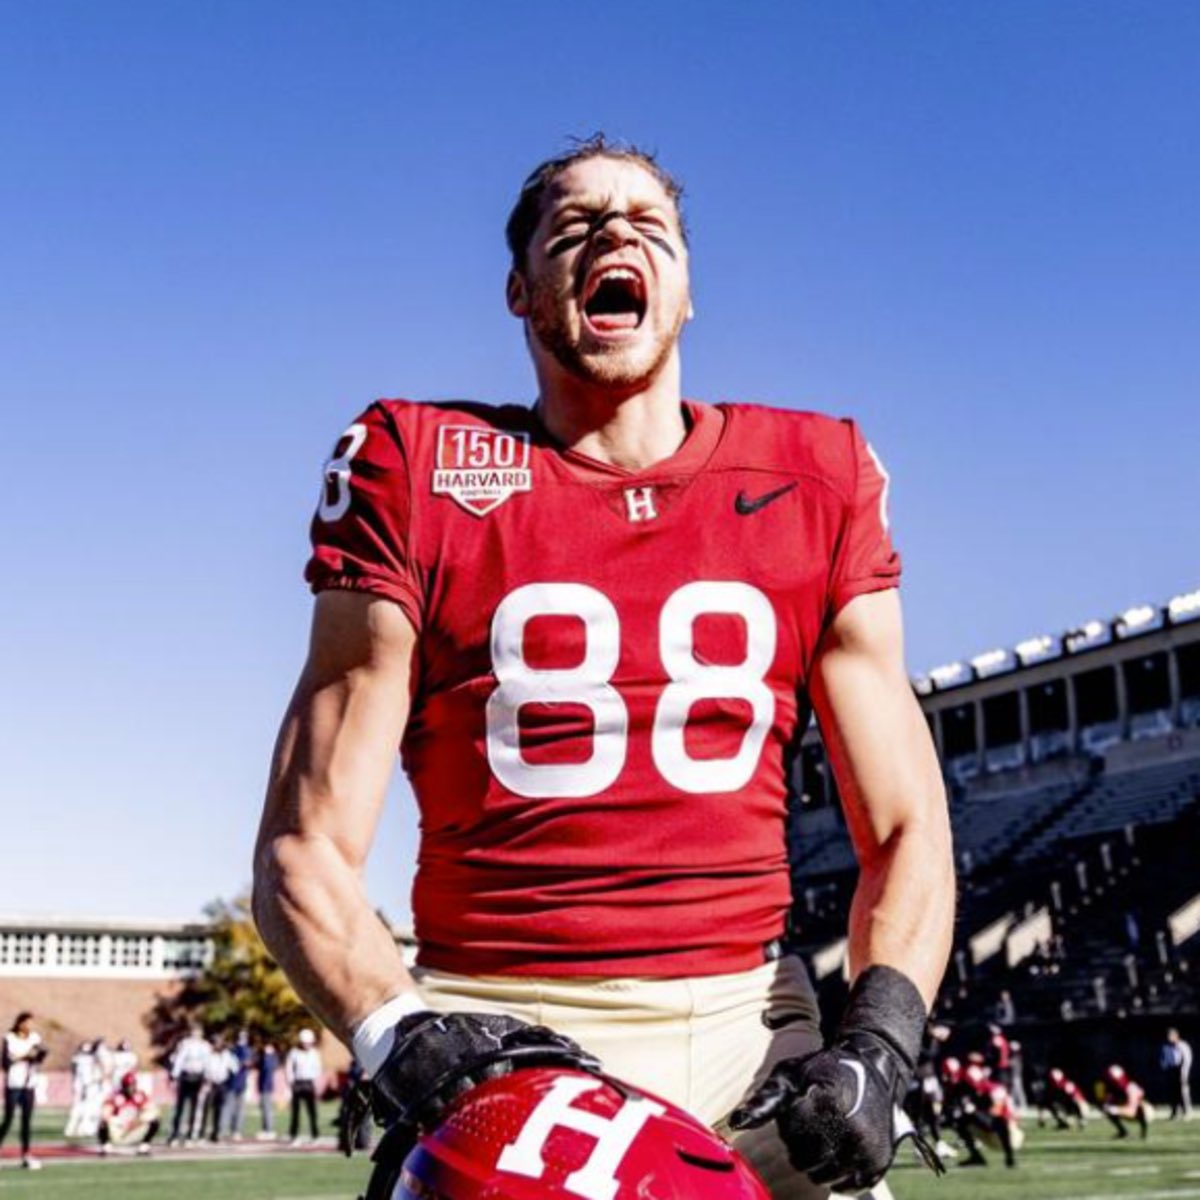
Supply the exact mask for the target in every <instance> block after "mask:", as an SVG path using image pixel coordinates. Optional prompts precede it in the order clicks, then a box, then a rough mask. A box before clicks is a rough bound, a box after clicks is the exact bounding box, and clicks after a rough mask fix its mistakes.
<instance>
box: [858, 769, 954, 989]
mask: <svg viewBox="0 0 1200 1200" xmlns="http://www.w3.org/2000/svg"><path fill="white" fill-rule="evenodd" d="M929 786H931V787H936V789H937V795H936V797H933V796H931V797H930V800H929V802H928V803H927V804H924V805H922V806H921V810H922V811H919V812H917V813H914V814H913V815H912V816H911V817H910V818H907V819H905V820H904V821H903V822H901V823H899V824H897V826H896V828H895V829H894V830H893V832H892V833H891V835H890V836H889V837H888V838H887V840H886V841H884V842H882V843H881V844H880V845H879V846H877V847H875V848H873V850H872V852H870V853H869V854H864V855H862V859H861V863H860V868H861V873H860V875H859V881H858V887H857V888H856V890H855V893H854V900H853V903H852V904H851V907H850V928H849V955H850V970H851V974H852V975H853V976H857V975H858V973H859V972H860V971H862V970H863V968H865V967H867V966H871V965H872V964H883V965H886V966H890V967H894V968H895V969H896V970H898V971H903V972H904V974H905V975H907V976H908V977H909V978H910V979H911V980H912V981H913V983H915V984H916V985H917V988H918V989H919V990H920V992H921V995H922V996H923V997H924V998H925V1002H926V1004H927V1005H932V1003H933V1000H934V997H935V996H936V995H937V990H938V987H939V986H940V985H941V982H942V976H943V975H944V973H945V970H946V962H947V960H948V958H949V956H950V947H951V943H952V939H953V934H954V899H955V882H954V862H953V854H952V850H951V842H950V831H949V823H948V821H947V820H946V817H945V804H944V801H943V800H942V796H941V789H942V784H941V779H940V777H939V778H938V779H937V782H936V784H933V783H932V781H931V783H930V785H929Z"/></svg>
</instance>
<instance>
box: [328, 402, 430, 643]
mask: <svg viewBox="0 0 1200 1200" xmlns="http://www.w3.org/2000/svg"><path fill="white" fill-rule="evenodd" d="M411 521H412V488H411V483H410V473H409V467H408V459H407V456H406V454H405V448H404V444H403V442H402V440H401V437H400V433H399V431H398V429H397V428H396V425H395V422H394V421H393V420H392V419H391V416H390V414H389V413H388V410H387V409H386V407H384V405H382V404H373V405H372V406H371V407H370V408H369V409H367V411H366V412H365V413H363V414H362V416H360V417H359V418H358V419H357V420H356V421H355V422H354V423H353V424H351V425H350V426H349V427H348V428H347V429H346V431H345V432H344V433H343V434H342V436H341V437H340V438H338V441H337V444H336V445H335V446H334V448H333V455H332V457H331V458H330V459H329V461H328V462H327V463H326V464H325V471H324V477H323V478H322V480H321V497H320V501H319V503H318V504H317V511H316V514H315V515H314V517H313V521H312V528H311V538H312V547H313V550H312V557H311V558H310V559H309V560H308V566H307V567H306V568H305V571H304V577H305V579H306V580H307V581H308V583H309V586H310V587H311V588H312V590H313V591H314V592H322V591H325V590H327V589H330V588H341V589H344V590H347V591H355V592H366V593H369V594H370V595H374V596H383V597H386V598H387V599H389V600H393V601H395V602H396V603H397V604H399V605H400V607H401V608H402V609H403V610H404V612H405V615H406V616H407V617H408V619H409V620H410V621H411V622H412V623H413V625H414V627H416V628H420V626H421V616H422V608H423V600H422V595H423V593H422V588H421V587H420V582H419V579H418V577H417V574H416V571H415V570H414V565H413V560H412V555H411V553H410V550H409V544H410V527H411Z"/></svg>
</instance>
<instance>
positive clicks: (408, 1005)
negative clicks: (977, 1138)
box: [254, 138, 954, 1197]
mask: <svg viewBox="0 0 1200 1200" xmlns="http://www.w3.org/2000/svg"><path fill="white" fill-rule="evenodd" d="M679 201H680V189H679V187H678V185H677V184H676V182H675V181H674V180H673V179H672V178H671V176H670V175H668V174H667V173H666V172H665V171H664V170H663V168H662V167H661V166H660V165H659V164H658V163H657V162H656V161H655V160H654V159H653V158H651V157H649V156H647V155H644V154H641V153H639V152H637V151H634V150H630V149H626V148H621V147H615V146H613V145H611V144H610V143H607V142H605V141H604V140H603V139H601V138H597V139H593V140H592V141H589V142H586V143H583V144H581V145H580V146H579V147H577V148H576V149H575V150H573V151H572V152H571V153H569V154H566V155H564V156H562V157H560V158H556V159H551V160H549V161H547V162H545V163H543V164H542V165H541V166H539V167H538V168H537V169H536V170H535V171H534V172H533V173H532V174H531V175H530V176H529V178H528V179H527V181H526V183H525V185H524V187H523V188H522V191H521V193H520V196H519V198H518V200H517V202H516V205H515V206H514V208H513V211H512V214H511V216H510V219H509V222H508V228H507V235H508V244H509V249H510V251H511V255H512V265H511V270H510V273H509V276H508V284H507V300H508V307H509V310H510V311H511V313H512V314H513V315H514V316H515V317H516V318H517V319H518V320H519V321H520V322H521V324H522V327H523V331H524V335H525V340H526V344H527V346H528V348H529V352H530V355H531V358H532V360H533V367H534V372H535V374H536V376H537V383H538V396H537V400H536V402H535V403H534V404H533V405H532V406H519V405H507V406H503V407H499V408H494V407H490V406H487V405H483V404H475V403H469V402H460V403H441V404H417V403H409V402H407V401H403V400H385V401H380V402H378V403H375V404H372V405H371V406H370V407H369V408H368V409H367V410H366V411H365V412H363V413H362V414H361V415H360V416H359V417H358V418H357V419H356V420H355V421H354V422H353V423H352V424H351V425H350V426H349V427H348V428H347V429H346V431H345V433H344V434H343V435H342V437H341V438H340V439H339V440H338V442H337V444H336V446H335V448H334V452H333V456H332V458H331V459H330V461H329V463H328V464H327V467H326V472H325V478H324V488H323V491H322V495H321V498H320V503H319V506H318V510H317V514H316V516H315V518H314V521H313V525H312V537H313V544H314V549H313V556H312V558H311V560H310V562H309V566H308V571H307V577H308V580H309V582H310V584H311V586H312V588H313V589H314V591H315V592H316V593H317V599H316V604H315V611H314V618H313V628H312V635H311V642H310V647H309V656H308V661H307V663H306V665H305V667H304V669H303V672H302V674H301V677H300V681H299V684H298V686H297V689H296V692H295V694H294V696H293V699H292V702H291V705H290V707H289V709H288V712H287V714H286V716H285V718H284V721H283V727H282V730H281V733H280V737H279V740H278V743H277V747H276V753H275V757H274V761H273V765H272V769H271V778H270V784H269V788H268V795H267V800H266V804H265V808H264V813H263V819H262V824H261V829H260V835H259V842H258V847H257V852H256V870H255V893H254V894H255V900H254V903H255V913H256V917H257V920H258V924H259V928H260V929H261V931H262V933H263V936H264V938H265V939H266V941H267V943H268V945H269V946H270V948H271V950H272V952H273V953H274V954H275V955H276V956H277V957H278V959H279V961H280V962H281V963H282V964H283V965H284V967H285V969H286V970H287V972H288V974H289V975H290V977H291V979H292V980H293V982H294V983H295V985H296V987H297V989H298V990H299V992H300V993H301V995H302V996H303V997H304V998H305V1000H306V1001H307V1002H308V1003H309V1004H310V1005H311V1006H312V1007H313V1009H314V1010H315V1011H316V1012H317V1013H318V1014H319V1015H320V1016H321V1017H322V1019H323V1020H324V1021H325V1022H326V1023H327V1024H328V1025H329V1026H330V1028H332V1029H333V1031H334V1032H335V1033H337V1034H338V1035H339V1036H340V1037H341V1038H343V1039H344V1040H345V1041H346V1042H347V1043H348V1044H350V1045H352V1047H353V1049H354V1051H355V1054H356V1056H357V1057H358V1059H359V1061H360V1062H362V1063H363V1065H364V1067H365V1068H366V1070H367V1072H368V1073H369V1074H370V1075H371V1077H372V1083H373V1087H374V1091H375V1095H376V1100H377V1104H378V1106H379V1107H380V1109H381V1111H382V1115H383V1117H384V1119H385V1120H386V1119H394V1118H397V1117H404V1116H412V1115H413V1108H412V1104H411V1102H410V1100H411V1097H412V1096H414V1095H421V1096H426V1097H436V1096H437V1093H438V1088H437V1086H436V1085H437V1080H438V1078H439V1072H441V1071H442V1070H443V1069H444V1067H445V1065H446V1064H447V1063H448V1062H457V1061H462V1060H467V1061H478V1063H479V1064H480V1066H479V1071H478V1072H477V1074H478V1075H480V1076H481V1077H482V1076H483V1075H486V1074H487V1072H488V1070H489V1069H491V1067H490V1066H489V1064H491V1066H494V1065H495V1063H496V1061H497V1060H496V1059H495V1057H494V1055H495V1052H496V1051H497V1049H498V1048H499V1047H502V1046H503V1047H511V1046H512V1045H514V1044H515V1045H519V1046H521V1047H523V1048H525V1049H529V1050H531V1051H534V1052H541V1053H542V1054H544V1055H545V1056H546V1057H547V1059H548V1060H549V1061H553V1060H554V1058H555V1056H556V1055H561V1054H563V1053H567V1052H568V1051H567V1049H566V1048H565V1047H564V1041H565V1042H567V1043H568V1044H570V1043H578V1044H579V1045H581V1046H583V1047H584V1048H585V1049H586V1050H587V1051H589V1052H590V1053H591V1054H593V1055H595V1056H596V1057H597V1058H598V1059H599V1060H600V1061H601V1062H602V1063H603V1064H604V1065H605V1067H606V1069H608V1070H610V1071H612V1072H613V1073H614V1074H616V1075H618V1076H620V1077H622V1078H626V1079H628V1080H630V1082H631V1083H632V1084H633V1085H635V1086H643V1085H644V1086H647V1087H648V1088H649V1089H650V1090H653V1091H655V1092H658V1093H660V1094H663V1095H664V1096H666V1098H667V1099H668V1100H670V1101H671V1102H672V1103H674V1104H677V1105H679V1106H681V1107H683V1108H685V1109H687V1110H688V1111H690V1112H692V1113H693V1114H694V1115H696V1116H697V1117H698V1118H700V1119H701V1120H702V1121H704V1122H705V1123H707V1124H715V1123H718V1122H719V1123H721V1128H722V1129H723V1130H724V1131H725V1132H727V1133H728V1134H730V1136H732V1137H733V1139H734V1143H735V1145H737V1146H738V1147H739V1148H740V1149H741V1150H742V1151H743V1152H744V1153H745V1155H746V1156H747V1157H748V1158H749V1159H750V1161H751V1162H752V1164H753V1165H754V1167H755V1168H756V1169H757V1170H758V1171H759V1172H760V1174H761V1175H762V1176H763V1178H764V1179H765V1180H766V1182H767V1184H768V1186H769V1188H770V1189H771V1192H772V1194H773V1195H778V1196H785V1195H786V1196H789V1197H795V1196H810V1195H817V1196H819V1195H823V1194H824V1192H825V1190H826V1188H827V1187H829V1186H830V1185H837V1186H839V1187H841V1188H844V1189H848V1190H859V1189H865V1188H867V1187H869V1186H871V1185H872V1184H874V1183H875V1182H876V1181H878V1180H879V1179H880V1178H881V1177H882V1175H883V1174H884V1172H885V1171H886V1169H887V1167H888V1166H889V1164H890V1163H891V1161H892V1158H893V1155H894V1140H895V1136H896V1133H897V1130H896V1128H895V1126H894V1124H893V1113H894V1111H895V1106H896V1104H897V1103H898V1102H899V1101H900V1100H901V1099H902V1098H903V1096H904V1093H905V1090H906V1088H907V1084H908V1079H909V1076H910V1074H911V1072H912V1070H913V1068H914V1065H915V1062H916V1058H917V1054H918V1051H919V1048H920V1043H921V1038H922V1034H923V1030H924V1026H925V1020H926V1016H927V1012H928V1008H929V1004H930V1002H931V1001H932V998H933V996H934V994H935V992H936V990H937V986H938V983H939V981H940V979H941V977H942V972H943V970H944V967H945V962H946V958H947V954H948V950H949V944H950V935H951V927H952V921H953V896H954V881H953V868H952V862H951V852H950V837H949V825H948V821H947V815H946V803H945V793H944V787H943V782H942V778H941V774H940V771H939V768H938V763H937V759H936V755H935V752H934V749H933V746H932V743H931V740H930V736H929V730H928V727H927V726H926V723H925V720H924V718H923V716H922V714H921V711H920V708H919V706H918V705H917V703H916V700H915V698H914V695H913V692H912V688H911V686H910V684H909V680H908V677H907V674H906V672H905V667H904V660H903V653H902V636H901V617H900V602H899V598H898V592H897V586H898V583H899V575H900V566H899V559H898V556H897V554H896V551H895V549H894V547H893V545H892V540H891V534H890V521H889V513H888V476H887V474H886V472H885V471H884V469H883V467H882V465H881V463H880V460H879V458H878V456H877V455H876V454H875V452H874V450H873V449H872V448H871V446H870V445H869V444H868V443H867V441H866V439H865V438H864V436H863V434H862V432H861V431H860V430H859V428H858V426H857V425H856V424H855V423H854V422H853V421H848V420H834V419H831V418H828V417H824V416H820V415H817V414H813V413H803V412H792V411H783V410H777V409H771V408H765V407H761V406H756V405H749V404H746V405H742V404H704V403H700V402H697V401H694V400H690V399H684V398H683V396H682V392H681V385H680V335H681V333H682V331H683V328H684V326H685V324H686V323H687V321H688V320H689V318H690V317H691V315H692V303H691V291H690V280H689V252H688V240H687V236H686V232H685V227H684V223H683V219H682V215H681V211H680V203H679ZM744 206H745V215H746V220H747V221H748V222H753V220H754V203H753V197H752V196H747V197H745V198H744ZM778 286H779V287H780V288H782V287H783V286H784V284H783V283H782V281H780V282H779V283H778ZM814 709H815V711H816V714H817V718H818V720H819V721H820V724H821V728H822V731H823V734H824V740H825V744H826V747H827V749H828V753H829V756H830V758H831V760H832V762H833V764H834V768H835V770H836V772H837V775H838V779H839V783H840V787H841V794H842V799H843V804H844V807H845V811H846V817H847V822H848V825H849V828H850V832H851V836H852V839H853V842H854V846H855V849H856V851H857V855H858V859H859V863H860V866H861V874H860V879H859V883H858V888H857V892H856V894H855V897H854V902H853V905H852V909H851V915H850V928H849V956H850V967H851V972H852V975H853V985H852V989H851V996H850V1000H849V1004H848V1007H847V1009H846V1012H845V1014H844V1015H843V1017H842V1020H841V1024H840V1028H839V1029H838V1032H837V1033H836V1036H835V1037H834V1039H833V1041H832V1042H831V1043H830V1045H829V1046H827V1047H826V1046H824V1045H823V1043H822V1039H821V1035H820V1032H819V1016H818V1013H817V1007H816V1001H815V997H814V993H813V988H812V985H811V983H810V982H809V980H808V978H807V976H806V974H805V970H804V967H803V965H802V964H801V962H800V960H799V958H797V957H795V956H792V955H790V954H788V953H786V950H785V948H784V947H783V944H782V939H783V936H784V932H785V924H786V920H787V916H788V911H789V906H790V887H789V875H788V863H787V855H786V850H785V836H784V835H785V821H786V810H787V789H788V780H787V765H788V763H789V762H790V758H791V756H790V750H791V748H792V747H793V746H794V745H795V744H796V743H797V741H798V739H799V737H800V735H801V734H802V733H803V731H804V728H805V726H806V725H807V723H808V719H809V716H810V713H811V712H812V711H813V710H814ZM398 743H399V745H400V750H401V756H402V759H403V762H404V765H405V767H406V769H407V772H408V775H409V778H410V781H411V783H412V786H413V790H414V792H415V793H416V797H417V803H418V805H419V808H420V815H421V845H420V850H419V854H418V866H417V874H416V879H415V884H414V894H413V913H414V920H415V926H416V935H417V940H418V944H419V949H418V955H417V964H418V966H417V969H416V971H415V972H414V973H413V974H411V975H410V974H409V973H408V972H407V971H406V970H405V968H404V966H403V965H402V963H401V961H400V957H399V955H398V953H397V950H396V947H395V945H394V942H393V939H392V936H391V934H390V933H389V931H388V930H387V929H385V928H384V927H383V925H382V924H381V923H380V921H379V920H378V918H377V917H376V915H375V910H374V909H373V907H372V905H371V903H370V901H369V899H368V897H367V895H366V894H365V892H364V889H363V885H362V868H363V864H364V862H365V860H366V856H367V853H368V850H369V847H370V844H371V840H372V836H373V833H374V830H375V825H376V820H377V818H378V815H379V811H380V807H381V805H382V802H383V797H384V794H385V790H386V786H387V782H388V778H389V776H390V774H391V770H392V764H393V761H394V756H395V751H396V746H397V744H398ZM551 1030H553V1031H554V1032H553V1033H552V1032H551ZM435 1117H436V1112H435V1111H434V1110H433V1109H431V1108H428V1107H427V1109H426V1111H425V1113H424V1119H425V1121H426V1123H428V1122H429V1121H430V1120H433V1119H435Z"/></svg>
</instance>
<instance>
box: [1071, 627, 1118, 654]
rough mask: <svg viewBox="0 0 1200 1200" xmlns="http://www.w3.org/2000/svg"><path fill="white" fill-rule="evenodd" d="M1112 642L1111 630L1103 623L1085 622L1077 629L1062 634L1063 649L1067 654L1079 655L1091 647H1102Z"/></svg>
mask: <svg viewBox="0 0 1200 1200" xmlns="http://www.w3.org/2000/svg"><path fill="white" fill-rule="evenodd" d="M1110 641H1112V630H1111V628H1110V627H1109V625H1108V624H1107V622H1105V621H1085V622H1084V623H1083V624H1082V625H1080V626H1079V628H1078V629H1072V630H1071V631H1070V633H1064V634H1063V649H1065V650H1066V652H1067V653H1068V654H1079V653H1080V652H1081V651H1083V650H1090V649H1091V648H1092V647H1093V646H1103V645H1104V644H1105V643H1107V642H1110Z"/></svg>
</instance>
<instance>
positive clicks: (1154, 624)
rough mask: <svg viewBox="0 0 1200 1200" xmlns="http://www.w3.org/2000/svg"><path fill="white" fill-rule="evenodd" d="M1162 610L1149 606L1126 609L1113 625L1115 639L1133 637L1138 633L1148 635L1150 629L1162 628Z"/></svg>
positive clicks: (1140, 605)
mask: <svg viewBox="0 0 1200 1200" xmlns="http://www.w3.org/2000/svg"><path fill="white" fill-rule="evenodd" d="M1162 623H1163V621H1162V610H1161V609H1158V608H1153V607H1151V606H1150V605H1149V604H1138V605H1136V606H1135V607H1133V608H1127V609H1126V610H1125V611H1124V612H1123V613H1122V614H1121V615H1120V616H1119V617H1118V618H1117V619H1116V621H1115V622H1114V623H1113V629H1114V630H1115V631H1116V634H1117V637H1119V638H1128V637H1134V636H1136V635H1137V634H1139V633H1149V632H1150V630H1151V629H1159V628H1161V626H1162Z"/></svg>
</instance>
